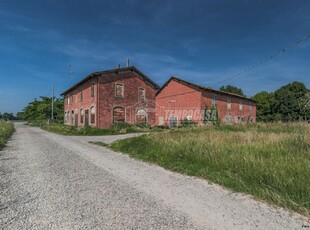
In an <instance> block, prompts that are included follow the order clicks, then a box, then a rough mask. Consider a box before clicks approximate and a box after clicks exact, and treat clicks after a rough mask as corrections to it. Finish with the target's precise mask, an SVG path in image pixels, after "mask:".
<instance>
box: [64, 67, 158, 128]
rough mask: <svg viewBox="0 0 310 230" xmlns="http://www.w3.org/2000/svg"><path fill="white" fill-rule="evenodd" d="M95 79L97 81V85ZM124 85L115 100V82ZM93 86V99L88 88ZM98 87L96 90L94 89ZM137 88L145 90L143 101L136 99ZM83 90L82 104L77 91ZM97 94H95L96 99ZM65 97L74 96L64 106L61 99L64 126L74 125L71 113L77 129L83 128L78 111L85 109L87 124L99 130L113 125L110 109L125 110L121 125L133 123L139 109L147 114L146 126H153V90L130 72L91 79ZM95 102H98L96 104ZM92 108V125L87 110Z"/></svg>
mask: <svg viewBox="0 0 310 230" xmlns="http://www.w3.org/2000/svg"><path fill="white" fill-rule="evenodd" d="M97 80H98V82H97ZM116 82H118V83H122V84H124V97H123V98H119V97H115V83H116ZM92 84H94V96H93V97H92V96H91V86H92ZM97 87H98V88H97ZM139 88H144V89H145V99H146V100H145V101H141V100H139V99H138V90H139ZM81 91H83V101H81V100H80V92H81ZM97 94H98V95H99V96H98V97H97ZM68 95H70V96H71V95H74V101H73V102H72V100H71V97H70V103H69V104H68V105H67V104H66V100H65V112H69V113H70V119H69V122H66V123H65V124H67V125H75V120H74V119H75V117H73V119H72V116H71V113H72V111H74V114H78V126H84V125H85V121H84V122H83V123H81V122H80V121H81V117H80V116H81V114H80V111H81V109H83V110H84V120H85V110H86V109H88V110H89V125H90V126H94V127H100V128H109V127H111V125H112V124H113V108H115V107H122V108H124V109H125V117H126V119H125V122H126V123H130V124H134V123H136V118H137V116H136V113H137V110H139V109H145V111H146V112H147V123H148V124H149V125H155V95H156V91H155V90H154V89H153V88H152V87H151V86H150V85H148V84H147V83H146V82H145V81H144V80H142V79H140V78H139V77H138V74H137V73H136V72H134V71H130V70H129V71H126V72H120V73H111V74H106V75H104V76H99V77H94V78H92V79H90V80H88V81H87V82H85V83H84V84H82V85H80V86H78V87H77V88H75V89H74V90H72V91H71V92H70V93H68V94H67V95H65V98H66V96H68ZM97 99H98V102H97ZM92 106H93V107H94V109H95V115H96V116H95V123H94V124H91V111H90V108H91V107H92Z"/></svg>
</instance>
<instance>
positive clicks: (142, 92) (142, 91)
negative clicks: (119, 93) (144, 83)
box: [138, 88, 145, 101]
mask: <svg viewBox="0 0 310 230" xmlns="http://www.w3.org/2000/svg"><path fill="white" fill-rule="evenodd" d="M138 91H139V93H138V95H139V101H145V89H144V88H139V90H138Z"/></svg>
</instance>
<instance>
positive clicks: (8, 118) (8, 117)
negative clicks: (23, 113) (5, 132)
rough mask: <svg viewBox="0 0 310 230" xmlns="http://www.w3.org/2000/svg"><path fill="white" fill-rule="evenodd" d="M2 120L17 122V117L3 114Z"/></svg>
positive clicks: (11, 114)
mask: <svg viewBox="0 0 310 230" xmlns="http://www.w3.org/2000/svg"><path fill="white" fill-rule="evenodd" d="M1 118H2V119H3V120H16V117H15V116H14V115H13V113H3V114H2V115H1Z"/></svg>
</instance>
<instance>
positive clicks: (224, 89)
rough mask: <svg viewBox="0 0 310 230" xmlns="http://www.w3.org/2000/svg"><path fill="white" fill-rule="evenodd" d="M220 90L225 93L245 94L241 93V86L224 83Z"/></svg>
mask: <svg viewBox="0 0 310 230" xmlns="http://www.w3.org/2000/svg"><path fill="white" fill-rule="evenodd" d="M220 91H222V92H226V93H234V94H238V95H240V96H243V97H245V94H244V93H243V91H242V89H241V88H238V87H236V86H232V85H226V86H224V85H223V86H221V88H220Z"/></svg>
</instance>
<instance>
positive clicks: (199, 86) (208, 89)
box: [156, 76, 256, 103]
mask: <svg viewBox="0 0 310 230" xmlns="http://www.w3.org/2000/svg"><path fill="white" fill-rule="evenodd" d="M173 80H174V81H176V82H179V83H181V84H183V85H188V86H191V87H193V88H195V89H196V90H198V91H209V92H214V93H218V94H224V95H228V96H233V97H238V98H241V99H244V100H249V101H253V102H255V103H256V101H255V100H253V99H251V98H247V97H243V96H241V95H238V94H235V93H227V92H223V91H220V90H215V89H212V88H210V87H205V86H201V85H197V84H195V83H192V82H188V81H185V80H183V79H181V78H178V77H175V76H172V77H170V78H169V80H168V81H166V83H165V84H164V85H163V86H162V87H161V88H160V90H158V91H157V93H156V95H158V94H160V92H161V91H162V90H163V89H164V88H165V87H166V86H167V85H168V84H169V82H171V81H173Z"/></svg>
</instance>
